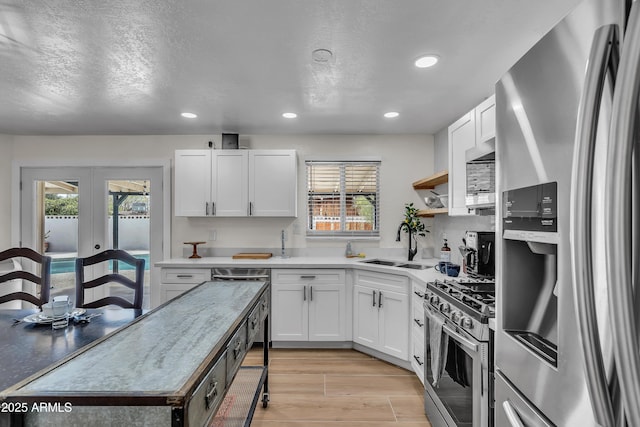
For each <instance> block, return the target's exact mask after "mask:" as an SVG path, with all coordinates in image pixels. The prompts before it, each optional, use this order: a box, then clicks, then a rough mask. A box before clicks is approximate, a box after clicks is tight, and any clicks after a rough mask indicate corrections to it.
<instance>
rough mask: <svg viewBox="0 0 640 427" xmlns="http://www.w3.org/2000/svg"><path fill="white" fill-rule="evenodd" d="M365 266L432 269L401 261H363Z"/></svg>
mask: <svg viewBox="0 0 640 427" xmlns="http://www.w3.org/2000/svg"><path fill="white" fill-rule="evenodd" d="M360 262H364V263H365V264H376V265H386V266H389V267H400V268H410V269H412V270H426V269H427V268H431V267H433V266H432V265H428V264H418V263H408V262H403V261H390V260H386V259H377V258H375V259H365V260H363V261H360Z"/></svg>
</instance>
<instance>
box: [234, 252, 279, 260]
mask: <svg viewBox="0 0 640 427" xmlns="http://www.w3.org/2000/svg"><path fill="white" fill-rule="evenodd" d="M231 258H233V259H268V258H271V252H256V253H252V252H240V253H237V254H235V255H233V256H232V257H231Z"/></svg>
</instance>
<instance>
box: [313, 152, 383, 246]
mask: <svg viewBox="0 0 640 427" xmlns="http://www.w3.org/2000/svg"><path fill="white" fill-rule="evenodd" d="M306 168H307V235H308V236H345V237H372V236H379V234H380V233H379V232H380V162H379V161H341V162H331V161H307V162H306Z"/></svg>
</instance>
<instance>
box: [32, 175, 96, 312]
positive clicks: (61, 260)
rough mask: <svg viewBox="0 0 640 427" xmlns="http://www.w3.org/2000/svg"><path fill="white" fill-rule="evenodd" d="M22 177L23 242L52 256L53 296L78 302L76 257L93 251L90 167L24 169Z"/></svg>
mask: <svg viewBox="0 0 640 427" xmlns="http://www.w3.org/2000/svg"><path fill="white" fill-rule="evenodd" d="M21 180H22V197H21V202H20V203H21V211H22V215H21V226H20V230H21V239H20V240H21V243H20V245H21V246H23V247H28V248H32V249H34V250H36V251H37V252H40V253H46V255H49V256H51V258H52V263H51V273H52V275H51V287H52V288H51V297H54V296H56V295H69V296H70V298H71V300H72V301H75V259H76V257H77V256H78V254H82V253H87V252H88V251H89V250H90V242H91V237H90V236H91V233H92V230H91V226H90V217H91V215H90V210H91V203H90V199H91V197H90V193H88V192H89V191H90V189H91V186H90V185H89V183H90V180H91V175H90V173H89V170H88V169H87V168H22V169H21ZM83 236H84V237H83ZM87 236H89V237H87ZM24 285H25V286H31V284H30V283H28V282H25V284H24ZM31 291H32V290H31Z"/></svg>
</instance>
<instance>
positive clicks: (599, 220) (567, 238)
mask: <svg viewBox="0 0 640 427" xmlns="http://www.w3.org/2000/svg"><path fill="white" fill-rule="evenodd" d="M639 21H640V1H636V2H634V3H633V4H632V3H631V1H607V0H600V1H597V0H586V1H584V2H583V3H581V4H580V5H579V6H578V7H577V8H576V9H575V10H574V11H573V12H571V13H570V14H569V15H568V16H567V17H566V18H565V19H564V20H562V21H561V22H560V23H558V25H557V26H556V27H555V28H554V29H553V30H552V31H550V32H549V33H548V34H547V35H546V36H545V37H543V38H542V39H541V40H540V41H539V42H538V43H537V44H536V45H535V46H534V47H533V48H532V49H531V50H530V51H529V52H528V53H527V54H526V55H525V56H524V57H523V58H522V59H520V60H519V61H518V62H517V63H516V64H515V65H514V66H513V67H512V69H510V70H509V71H508V72H507V73H506V74H505V75H504V76H503V77H502V78H501V80H500V81H499V82H498V83H497V85H496V108H497V112H496V114H497V116H496V120H497V137H496V158H497V172H496V182H497V187H498V194H499V195H500V196H501V199H500V200H501V201H500V203H499V207H498V212H497V215H498V218H499V219H500V221H496V222H497V235H496V236H497V237H496V244H497V258H496V259H497V266H496V285H497V286H496V298H497V307H496V341H495V354H496V374H495V414H496V425H497V426H547V425H555V426H559V427H566V426H580V427H583V426H594V425H602V426H607V427H609V426H611V427H613V426H625V425H626V426H640V347H639V346H638V339H639V333H638V330H639V323H640V322H639V321H638V317H639V315H638V314H636V313H640V297H638V294H640V289H638V292H637V293H636V292H634V287H637V286H636V285H634V284H635V283H638V281H639V277H640V268H638V266H639V261H640V259H639V258H640V256H639V255H640V253H639V252H638V249H640V226H639V222H640V212H639V211H638V209H637V203H638V201H639V200H640V196H639V193H640V185H638V183H639V181H638V177H637V173H638V171H640V169H638V167H639V165H640V150H639V149H638V148H639V147H638V144H637V142H638V140H639V139H640V138H638V135H639V134H640V129H638V128H639V126H638V116H639V108H638V104H639V102H638V101H639V97H638V92H639V90H640V75H639V74H638V73H639V69H640V26H639V24H640V22H639Z"/></svg>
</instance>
